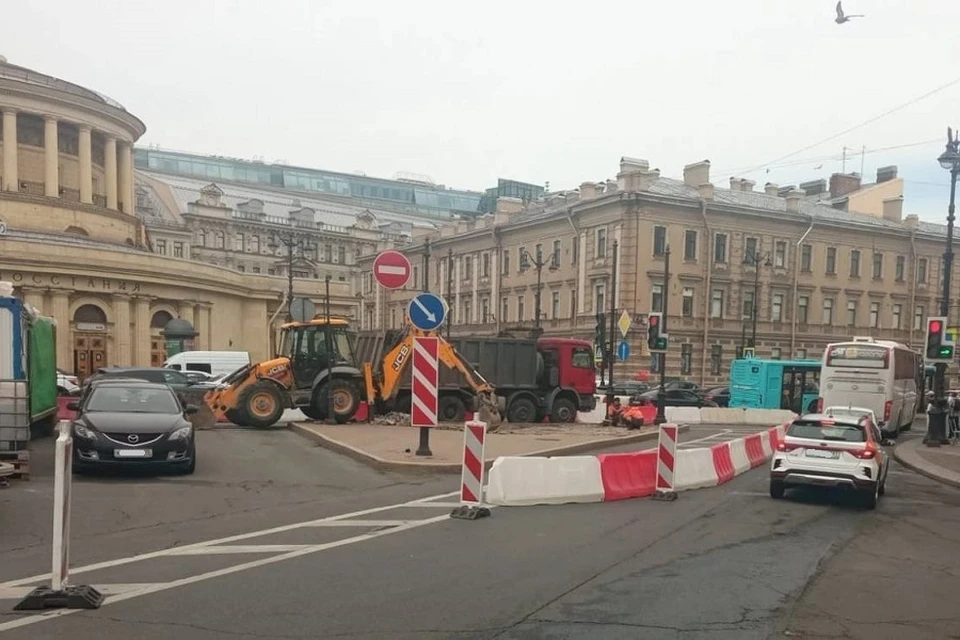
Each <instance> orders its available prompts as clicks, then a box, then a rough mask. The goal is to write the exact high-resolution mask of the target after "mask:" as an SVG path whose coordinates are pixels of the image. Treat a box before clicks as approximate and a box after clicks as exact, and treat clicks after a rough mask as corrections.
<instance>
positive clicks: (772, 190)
mask: <svg viewBox="0 0 960 640" xmlns="http://www.w3.org/2000/svg"><path fill="white" fill-rule="evenodd" d="M779 191H780V187H778V186H777V185H775V184H773V183H772V182H768V183H767V184H765V185H763V192H764V193H766V194H767V195H768V196H777V195H780V194H779V193H778V192H779Z"/></svg>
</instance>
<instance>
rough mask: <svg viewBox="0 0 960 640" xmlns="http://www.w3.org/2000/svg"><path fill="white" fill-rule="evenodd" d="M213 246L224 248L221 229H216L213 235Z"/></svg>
mask: <svg viewBox="0 0 960 640" xmlns="http://www.w3.org/2000/svg"><path fill="white" fill-rule="evenodd" d="M213 246H214V248H216V249H223V248H225V239H224V237H223V231H217V232H216V234H214V236H213Z"/></svg>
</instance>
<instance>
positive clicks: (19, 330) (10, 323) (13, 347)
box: [0, 296, 27, 380]
mask: <svg viewBox="0 0 960 640" xmlns="http://www.w3.org/2000/svg"><path fill="white" fill-rule="evenodd" d="M23 318H24V309H23V302H22V301H21V300H20V299H19V298H6V297H3V296H0V380H23V379H24V378H25V377H26V372H27V350H26V349H25V348H24V346H23V340H24V337H25V335H24V334H25V331H24V321H23Z"/></svg>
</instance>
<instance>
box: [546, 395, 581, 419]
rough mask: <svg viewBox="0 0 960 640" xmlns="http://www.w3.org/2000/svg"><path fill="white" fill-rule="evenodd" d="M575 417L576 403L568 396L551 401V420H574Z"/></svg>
mask: <svg viewBox="0 0 960 640" xmlns="http://www.w3.org/2000/svg"><path fill="white" fill-rule="evenodd" d="M576 419H577V405H575V404H573V401H572V400H570V399H568V398H557V399H556V400H555V401H554V403H553V412H552V421H553V422H574V421H576Z"/></svg>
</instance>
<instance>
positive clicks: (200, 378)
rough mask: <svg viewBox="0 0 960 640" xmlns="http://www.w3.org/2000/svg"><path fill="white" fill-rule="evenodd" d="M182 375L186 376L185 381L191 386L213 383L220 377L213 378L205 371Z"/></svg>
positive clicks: (189, 372) (213, 376)
mask: <svg viewBox="0 0 960 640" xmlns="http://www.w3.org/2000/svg"><path fill="white" fill-rule="evenodd" d="M183 375H185V376H187V379H188V380H189V381H190V382H192V383H193V384H197V383H200V382H215V381H216V380H217V379H218V378H220V377H221V376H215V375H213V374H210V373H207V372H205V371H184V372H183Z"/></svg>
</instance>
